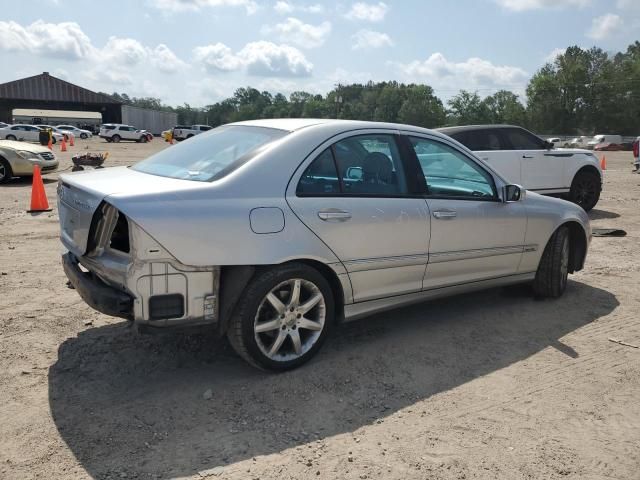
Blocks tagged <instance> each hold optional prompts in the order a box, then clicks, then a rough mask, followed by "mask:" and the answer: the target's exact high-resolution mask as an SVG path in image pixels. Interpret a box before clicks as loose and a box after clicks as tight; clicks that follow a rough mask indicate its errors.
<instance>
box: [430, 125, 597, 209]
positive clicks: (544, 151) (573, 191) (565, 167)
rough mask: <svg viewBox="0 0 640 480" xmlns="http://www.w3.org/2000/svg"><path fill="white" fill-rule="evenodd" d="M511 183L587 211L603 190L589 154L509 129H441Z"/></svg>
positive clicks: (471, 126) (514, 127) (594, 160)
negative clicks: (554, 145) (569, 202)
mask: <svg viewBox="0 0 640 480" xmlns="http://www.w3.org/2000/svg"><path fill="white" fill-rule="evenodd" d="M438 131H440V132H442V133H444V134H446V135H449V136H450V137H452V138H453V139H455V140H457V141H459V142H460V143H462V144H463V145H465V146H466V147H467V148H469V149H470V150H473V151H474V152H475V153H476V154H477V155H478V156H479V157H480V158H481V159H482V160H484V161H485V162H487V163H488V164H489V165H491V166H492V167H493V168H495V169H496V170H497V171H498V172H500V174H502V175H503V176H504V177H505V178H507V179H508V180H509V181H510V182H512V183H516V184H519V185H523V186H524V187H525V188H526V189H527V190H531V191H534V192H538V193H541V194H544V195H553V196H563V197H566V198H567V199H569V200H571V201H572V202H574V203H577V204H578V205H580V206H581V207H582V208H584V209H585V210H586V211H589V210H591V209H592V208H593V207H594V206H595V205H596V203H598V199H599V198H600V191H601V190H602V170H601V169H600V163H599V162H598V158H597V157H596V156H595V155H594V154H593V153H591V152H589V151H588V150H578V149H555V148H554V147H553V145H552V144H550V143H549V142H547V141H546V140H543V139H542V138H540V137H538V136H536V135H534V134H533V133H531V132H529V131H528V130H525V129H524V128H522V127H516V126H512V125H470V126H460V127H447V128H440V129H438Z"/></svg>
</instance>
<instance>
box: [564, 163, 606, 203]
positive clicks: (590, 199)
mask: <svg viewBox="0 0 640 480" xmlns="http://www.w3.org/2000/svg"><path fill="white" fill-rule="evenodd" d="M600 190H601V188H600V176H599V175H598V174H596V173H593V172H578V173H576V176H575V177H573V181H572V182H571V190H569V200H570V201H572V202H573V203H575V204H576V205H579V206H581V207H582V208H583V209H584V211H585V212H588V211H589V210H591V209H592V208H593V207H595V206H596V203H598V200H600Z"/></svg>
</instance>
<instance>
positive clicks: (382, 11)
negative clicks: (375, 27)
mask: <svg viewBox="0 0 640 480" xmlns="http://www.w3.org/2000/svg"><path fill="white" fill-rule="evenodd" d="M388 11H389V7H388V6H387V4H386V3H383V2H378V3H377V4H376V3H365V2H357V3H354V4H353V5H351V8H350V9H349V11H348V12H347V13H346V15H345V17H346V18H348V19H349V20H362V21H366V22H381V21H382V20H384V17H385V16H386V15H387V12H388Z"/></svg>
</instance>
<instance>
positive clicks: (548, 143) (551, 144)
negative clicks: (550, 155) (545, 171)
mask: <svg viewBox="0 0 640 480" xmlns="http://www.w3.org/2000/svg"><path fill="white" fill-rule="evenodd" d="M544 143H546V147H547V150H552V149H553V148H555V145H554V144H553V143H552V142H544Z"/></svg>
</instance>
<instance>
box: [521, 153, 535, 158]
mask: <svg viewBox="0 0 640 480" xmlns="http://www.w3.org/2000/svg"><path fill="white" fill-rule="evenodd" d="M522 158H533V155H527V154H526V153H525V154H524V155H522Z"/></svg>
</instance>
